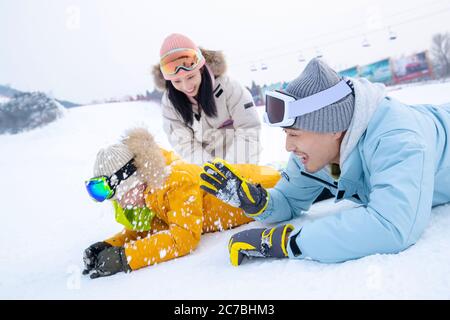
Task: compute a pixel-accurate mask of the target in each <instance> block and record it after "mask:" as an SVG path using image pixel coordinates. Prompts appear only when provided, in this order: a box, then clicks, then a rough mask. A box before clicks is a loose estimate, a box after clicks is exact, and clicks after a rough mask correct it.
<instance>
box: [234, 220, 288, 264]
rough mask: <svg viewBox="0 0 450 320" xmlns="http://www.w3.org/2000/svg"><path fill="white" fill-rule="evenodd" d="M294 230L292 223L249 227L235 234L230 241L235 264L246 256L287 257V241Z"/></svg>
mask: <svg viewBox="0 0 450 320" xmlns="http://www.w3.org/2000/svg"><path fill="white" fill-rule="evenodd" d="M292 230H294V226H293V225H291V224H287V225H282V226H278V227H274V228H268V229H262V228H261V229H249V230H244V231H241V232H238V233H236V234H235V235H233V236H232V237H231V239H230V241H229V243H228V251H229V252H230V260H231V264H232V265H233V266H238V265H240V264H241V263H242V260H243V258H244V256H247V257H249V258H250V257H259V258H269V257H274V258H285V257H287V256H288V253H287V250H286V241H287V237H288V234H289V233H290V232H291V231H292Z"/></svg>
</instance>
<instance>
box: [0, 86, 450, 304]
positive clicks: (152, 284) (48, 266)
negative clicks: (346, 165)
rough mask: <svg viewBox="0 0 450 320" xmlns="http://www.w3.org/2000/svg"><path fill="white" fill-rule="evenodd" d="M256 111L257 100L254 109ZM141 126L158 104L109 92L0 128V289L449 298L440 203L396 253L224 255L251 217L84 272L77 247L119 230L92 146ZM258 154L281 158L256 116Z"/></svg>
mask: <svg viewBox="0 0 450 320" xmlns="http://www.w3.org/2000/svg"><path fill="white" fill-rule="evenodd" d="M391 95H392V96H394V97H398V98H399V99H400V100H403V101H405V102H409V103H416V102H417V103H424V102H429V103H436V104H439V103H444V102H449V101H450V83H446V84H433V85H426V86H418V87H408V88H405V89H402V90H398V91H393V92H391ZM261 111H262V110H261ZM135 125H145V126H147V127H148V128H149V129H150V130H151V131H152V132H153V133H154V134H155V136H156V138H157V140H158V141H159V142H160V144H161V145H162V146H165V147H169V144H168V142H167V140H166V137H165V135H164V133H163V132H162V130H161V125H162V122H161V117H160V111H159V107H158V105H156V104H153V103H143V102H134V103H117V104H105V105H96V106H86V107H81V108H74V109H70V110H68V112H67V114H66V116H65V117H64V118H62V119H61V120H58V121H57V122H54V123H52V124H50V125H48V126H46V127H44V128H42V129H37V130H34V131H30V132H27V133H23V134H20V135H14V136H9V135H6V136H0V150H1V156H0V169H1V178H2V179H1V183H0V195H1V198H0V199H1V200H2V201H1V202H2V208H1V210H0V215H1V220H0V221H1V222H2V230H1V231H0V298H2V299H14V298H31V299H47V298H56V299H122V298H134V299H315V298H322V299H328V298H332V299H334V298H356V299H368V298H375V299H378V298H385V299H391V298H419V299H420V298H441V299H449V298H450V254H449V253H450V206H448V205H446V206H441V207H438V208H435V209H433V214H432V217H431V221H430V225H429V227H428V228H427V229H426V231H425V233H424V234H423V236H422V238H421V239H420V241H419V242H418V243H417V244H416V245H414V246H412V247H411V248H409V249H408V250H406V251H404V252H402V253H400V254H396V255H374V256H370V257H366V258H363V259H360V260H355V261H349V262H345V263H340V264H330V265H327V264H321V263H317V262H313V261H303V260H287V259H284V260H274V259H270V260H261V259H253V260H252V261H246V263H243V264H242V265H241V266H240V267H237V268H236V267H233V266H231V264H230V263H229V259H228V252H227V242H228V239H229V238H230V236H231V235H232V234H234V233H235V232H237V231H240V230H243V229H245V228H250V227H258V226H260V225H261V224H260V223H257V222H253V223H251V224H249V225H246V226H242V227H239V228H237V229H234V230H231V231H226V232H222V233H214V234H207V235H204V236H203V237H202V241H201V243H200V245H199V247H198V249H197V250H196V251H194V252H193V253H192V254H191V255H188V256H186V257H182V258H179V259H176V260H172V261H169V262H166V263H163V264H159V265H156V266H151V267H148V268H145V269H141V270H139V271H136V272H132V273H130V274H123V273H122V274H117V275H115V276H112V277H107V278H100V279H96V280H91V279H89V278H88V277H85V276H82V275H81V271H82V253H83V250H84V248H86V247H87V246H88V245H90V244H91V243H93V242H96V241H98V240H103V239H105V238H106V237H108V236H110V235H112V234H114V233H116V232H118V231H120V230H121V227H120V225H118V224H116V223H115V222H114V217H113V212H112V208H111V207H110V204H109V203H103V204H98V203H95V202H93V201H92V200H91V199H90V198H89V197H88V196H87V194H86V192H85V189H84V179H85V178H88V177H90V175H91V173H92V172H91V171H92V166H93V162H94V159H95V155H96V153H97V150H98V149H99V148H100V147H103V146H105V145H107V144H110V143H113V142H116V141H117V140H118V139H119V137H120V136H121V135H122V133H123V132H124V130H126V129H127V128H130V127H132V126H135ZM263 145H264V148H265V149H264V153H263V162H272V161H280V160H286V159H287V158H288V154H287V152H286V151H285V150H284V134H283V133H282V131H281V130H280V129H277V128H269V127H267V126H264V129H263ZM350 206H352V204H351V203H350V202H341V203H339V204H334V203H333V201H332V200H327V201H323V202H322V203H318V204H316V205H314V206H313V207H312V208H311V210H310V214H309V215H308V216H307V217H304V218H300V219H297V220H295V221H293V223H294V224H295V225H301V224H302V223H304V222H305V221H307V220H309V219H315V218H317V217H320V216H323V215H327V214H333V213H335V212H337V211H338V210H340V209H341V208H343V207H346V208H347V207H350Z"/></svg>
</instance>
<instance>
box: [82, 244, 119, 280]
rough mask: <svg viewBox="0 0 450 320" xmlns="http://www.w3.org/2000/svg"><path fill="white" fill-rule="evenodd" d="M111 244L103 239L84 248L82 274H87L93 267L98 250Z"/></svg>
mask: <svg viewBox="0 0 450 320" xmlns="http://www.w3.org/2000/svg"><path fill="white" fill-rule="evenodd" d="M111 247H112V246H111V245H110V244H109V243H107V242H104V241H101V242H96V243H94V244H93V245H90V246H89V247H88V248H87V249H86V250H84V255H83V262H84V271H83V274H84V275H86V274H88V273H89V272H90V271H91V270H93V269H94V267H95V263H96V262H97V256H98V254H99V253H100V252H102V251H103V250H105V249H107V248H111Z"/></svg>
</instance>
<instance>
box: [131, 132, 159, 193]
mask: <svg viewBox="0 0 450 320" xmlns="http://www.w3.org/2000/svg"><path fill="white" fill-rule="evenodd" d="M122 143H123V144H125V145H126V146H127V147H128V148H129V149H130V151H131V152H132V153H133V154H134V164H135V165H136V168H137V174H138V177H139V179H140V180H141V181H143V182H145V183H146V184H147V186H148V187H150V188H153V189H159V188H161V187H163V185H164V181H165V180H166V177H167V171H166V161H165V158H164V156H163V154H162V152H161V149H160V147H159V146H158V144H157V143H156V142H155V139H154V138H153V136H152V134H151V133H150V132H149V131H148V130H147V129H145V128H133V129H130V130H128V131H127V132H126V133H125V136H124V138H123V139H122Z"/></svg>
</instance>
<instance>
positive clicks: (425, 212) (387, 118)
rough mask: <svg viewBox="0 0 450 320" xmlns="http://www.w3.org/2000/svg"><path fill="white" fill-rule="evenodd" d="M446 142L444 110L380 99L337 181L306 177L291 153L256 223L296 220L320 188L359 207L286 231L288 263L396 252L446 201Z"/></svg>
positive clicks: (449, 128) (449, 167) (448, 124)
mask: <svg viewBox="0 0 450 320" xmlns="http://www.w3.org/2000/svg"><path fill="white" fill-rule="evenodd" d="M449 138H450V104H448V105H442V106H432V105H417V106H411V105H405V104H403V103H401V102H399V101H396V100H394V99H391V98H388V97H386V98H384V99H383V100H382V102H381V104H380V105H379V106H378V108H377V110H376V111H375V112H374V114H373V116H372V118H371V119H370V122H369V123H368V127H367V129H366V130H365V131H364V133H363V134H362V136H361V138H360V139H359V141H358V143H357V145H356V147H355V148H353V150H352V151H351V152H350V153H349V155H348V157H347V159H346V160H345V162H344V163H342V164H341V175H340V178H339V180H338V181H334V179H333V178H332V177H331V175H330V174H329V173H328V172H329V171H328V170H327V169H326V168H324V169H322V170H321V171H319V172H316V173H315V174H308V173H306V172H305V171H304V168H303V165H302V163H301V161H300V160H299V159H298V158H297V157H296V156H295V155H294V154H292V155H291V157H290V159H289V162H288V165H287V168H286V170H285V172H284V173H283V175H282V178H281V180H280V181H279V182H278V184H277V185H276V186H275V187H274V188H273V189H269V194H270V197H269V204H268V207H267V209H266V210H265V211H264V212H263V213H261V214H260V215H259V216H257V217H256V219H257V220H260V221H263V222H267V223H276V222H280V221H286V220H290V219H292V218H295V217H298V216H300V215H302V214H303V213H304V212H305V211H307V210H308V209H309V208H310V206H311V204H312V202H313V200H314V199H315V198H316V197H317V196H318V195H319V194H320V193H321V191H322V190H323V188H328V189H330V191H331V192H332V193H333V194H334V195H335V197H336V199H335V201H336V202H338V201H341V200H343V199H348V200H351V201H354V202H356V203H358V204H360V206H358V207H355V208H351V209H348V210H343V211H341V212H339V213H337V214H334V215H331V216H327V217H323V218H320V219H317V220H315V221H313V222H309V223H305V224H304V225H303V226H302V228H301V229H297V230H294V231H293V232H292V233H291V235H290V238H289V242H288V253H289V257H290V258H310V259H313V260H317V261H321V262H327V263H333V262H342V261H346V260H350V259H356V258H360V257H364V256H367V255H371V254H376V253H397V252H400V251H402V250H404V249H406V248H408V247H409V246H411V245H412V244H414V243H416V241H417V240H418V239H419V237H420V235H421V234H422V232H423V231H424V229H425V227H426V226H427V224H428V221H429V218H430V213H431V208H432V207H433V206H437V205H440V204H444V203H447V202H449V201H450V148H449V146H448V144H447V140H448V139H449Z"/></svg>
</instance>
